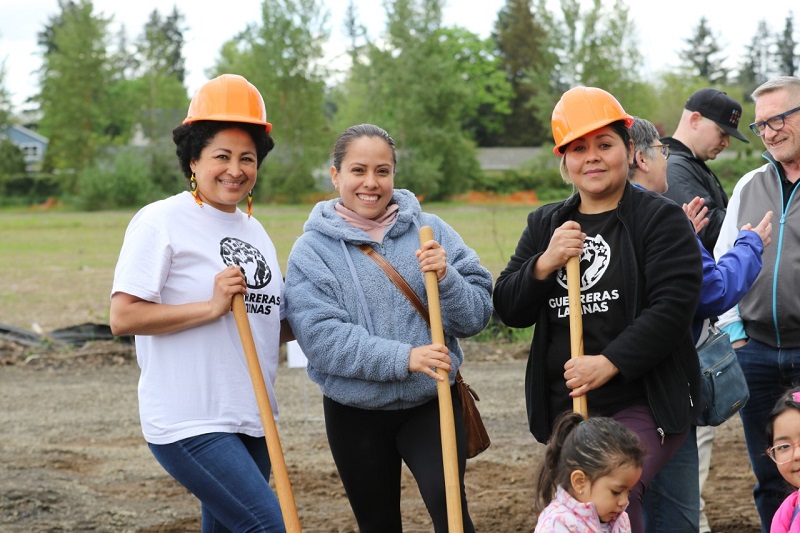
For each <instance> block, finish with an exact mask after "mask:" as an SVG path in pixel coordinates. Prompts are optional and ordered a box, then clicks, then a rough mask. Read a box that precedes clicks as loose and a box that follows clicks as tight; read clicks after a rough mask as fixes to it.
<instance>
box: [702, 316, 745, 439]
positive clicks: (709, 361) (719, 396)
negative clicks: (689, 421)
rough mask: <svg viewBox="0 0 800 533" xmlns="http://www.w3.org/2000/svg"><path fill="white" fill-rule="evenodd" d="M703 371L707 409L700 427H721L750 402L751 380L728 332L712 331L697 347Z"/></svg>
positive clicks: (712, 329)
mask: <svg viewBox="0 0 800 533" xmlns="http://www.w3.org/2000/svg"><path fill="white" fill-rule="evenodd" d="M697 356H698V357H699V358H700V370H701V371H702V379H701V390H702V391H703V395H704V396H705V400H706V408H705V409H704V410H703V412H702V413H700V415H699V416H698V417H697V420H696V421H695V424H696V425H698V426H719V425H720V424H722V423H723V422H725V421H726V420H728V419H729V418H730V417H732V416H733V415H735V414H736V413H737V412H738V411H739V409H741V408H742V407H744V404H745V403H747V400H748V399H750V391H749V390H748V389H747V381H746V380H745V377H744V372H742V367H741V366H739V360H738V359H737V358H736V351H735V350H734V349H733V346H732V345H731V341H730V337H729V336H728V334H727V333H724V332H722V331H719V330H718V329H716V328H715V327H713V326H712V327H711V328H709V335H708V338H707V339H706V340H705V341H704V342H703V344H702V345H700V346H699V347H698V348H697Z"/></svg>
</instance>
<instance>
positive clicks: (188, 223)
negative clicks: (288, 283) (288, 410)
mask: <svg viewBox="0 0 800 533" xmlns="http://www.w3.org/2000/svg"><path fill="white" fill-rule="evenodd" d="M271 129H272V127H271V125H270V123H269V122H267V111H266V106H265V105H264V101H263V99H262V98H261V94H260V93H259V92H258V90H257V89H256V88H255V87H254V86H253V85H252V84H251V83H249V82H248V81H247V80H246V79H245V78H243V77H241V76H238V75H233V74H223V75H222V76H219V77H218V78H215V79H213V80H211V81H209V82H207V83H206V84H205V85H203V86H202V87H201V88H200V89H199V90H198V91H197V93H196V94H195V96H194V98H193V99H192V102H191V104H190V106H189V111H188V114H187V117H186V120H184V122H183V124H181V125H180V126H178V127H177V128H175V130H173V140H174V142H175V145H176V147H177V148H176V153H177V155H178V160H179V162H180V165H181V169H182V171H183V173H184V175H185V176H186V177H187V178H188V179H189V181H190V186H191V193H189V192H188V191H186V192H183V193H180V194H177V195H175V196H172V197H170V198H167V199H164V200H161V201H158V202H155V203H153V204H150V205H148V206H145V207H144V208H143V209H141V210H140V211H139V212H138V213H137V214H136V215H135V216H134V218H133V220H132V221H131V222H130V224H129V225H128V229H127V231H126V232H125V239H124V241H123V244H122V250H121V251H120V255H119V259H118V262H117V267H116V270H115V273H114V283H113V287H112V296H111V313H110V323H111V328H112V331H113V332H114V333H115V334H116V335H121V334H133V335H135V336H136V356H137V360H138V361H139V364H140V366H141V368H142V373H141V377H140V380H139V388H138V391H139V412H140V418H141V425H142V431H143V433H144V437H145V440H146V441H147V443H148V445H149V447H150V450H151V451H152V453H153V455H154V456H155V458H156V460H157V461H158V462H159V463H160V464H161V466H163V467H164V469H165V470H167V472H169V473H170V474H171V475H172V476H173V477H174V478H175V479H176V480H177V481H179V482H180V483H181V484H183V485H184V486H185V487H186V488H187V489H188V490H189V491H191V492H192V493H193V494H194V495H195V496H197V498H198V499H199V500H200V501H201V509H202V516H203V531H215V530H219V529H223V528H224V529H226V530H231V531H237V530H244V529H258V530H269V531H283V528H284V525H283V518H282V513H281V508H280V506H279V503H278V500H277V498H276V496H275V494H274V493H273V492H272V489H271V488H270V485H269V478H270V470H271V464H270V456H269V455H268V452H267V448H266V446H264V441H263V437H264V428H263V425H262V420H261V413H260V411H259V408H258V407H257V405H256V402H254V401H253V394H252V391H251V385H252V384H251V377H250V374H249V373H248V367H249V365H250V361H249V360H248V362H247V363H245V354H244V351H243V346H242V341H241V340H240V338H239V334H238V324H237V322H236V321H235V319H234V316H233V315H232V314H231V312H230V310H231V302H232V298H233V297H234V296H238V295H247V297H248V300H249V302H250V303H251V305H249V306H246V308H245V309H246V312H247V315H249V316H248V317H247V318H246V320H248V321H249V322H250V323H251V330H252V338H253V344H254V348H255V351H256V353H257V357H258V360H259V364H258V366H260V369H261V370H262V374H263V375H262V376H260V377H261V378H263V383H265V384H269V387H268V388H269V400H265V402H266V401H268V402H269V403H268V404H267V405H270V406H271V411H272V412H274V413H277V402H276V399H275V397H274V393H273V387H274V382H275V375H276V373H277V366H278V346H279V340H280V334H281V329H282V321H281V318H282V315H283V312H282V311H283V309H284V306H283V305H282V299H283V276H282V275H281V271H280V266H279V264H278V259H277V255H276V253H275V247H274V245H273V243H272V240H271V239H270V237H269V235H267V233H266V231H264V228H263V226H261V224H260V223H259V222H258V221H257V220H255V219H254V218H251V202H250V201H248V209H247V214H246V215H245V214H244V213H242V212H241V211H240V210H239V209H238V208H237V205H238V204H239V202H241V201H242V200H244V198H245V197H247V196H248V195H249V193H250V191H251V190H252V188H253V185H254V184H255V182H256V179H257V171H258V167H259V166H260V165H261V162H262V161H263V159H264V158H265V157H266V156H267V154H268V153H269V152H270V150H272V148H273V146H274V142H273V140H272V138H271V137H270V131H271ZM255 302H258V304H255ZM287 331H288V330H287ZM248 345H249V343H248ZM253 366H256V365H253ZM266 396H267V394H266V393H265V394H264V397H266ZM259 407H260V406H259Z"/></svg>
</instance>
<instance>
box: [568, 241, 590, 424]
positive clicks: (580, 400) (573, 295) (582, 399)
mask: <svg viewBox="0 0 800 533" xmlns="http://www.w3.org/2000/svg"><path fill="white" fill-rule="evenodd" d="M580 261H581V260H580V256H577V255H575V256H572V257H570V258H569V259H568V260H567V295H568V296H569V344H570V350H571V354H572V355H571V356H570V357H571V358H572V359H575V358H576V357H583V317H582V316H581V313H582V311H581V262H580ZM572 410H573V411H574V412H576V413H580V414H581V415H583V418H589V406H588V404H587V403H586V395H585V394H582V395H580V396H576V397H575V398H573V399H572Z"/></svg>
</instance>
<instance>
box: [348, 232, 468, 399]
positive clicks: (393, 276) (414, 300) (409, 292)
mask: <svg viewBox="0 0 800 533" xmlns="http://www.w3.org/2000/svg"><path fill="white" fill-rule="evenodd" d="M358 249H359V250H361V251H362V252H364V255H366V256H367V257H369V258H370V259H372V260H373V261H375V262H376V263H377V264H378V266H379V267H381V269H382V270H383V271H384V272H385V273H386V275H387V276H389V279H390V280H392V283H394V284H395V285H396V286H397V288H398V289H400V292H402V293H403V294H404V295H405V297H406V298H408V301H410V302H411V305H413V306H414V309H416V310H417V312H418V313H419V314H420V315H421V316H422V318H423V319H424V320H425V323H426V324H428V327H429V328H430V327H431V317H430V315H429V314H428V308H427V307H425V304H424V303H422V300H420V299H419V296H417V293H416V292H414V289H412V288H411V285H409V284H408V282H407V281H406V278H404V277H403V275H402V274H400V272H398V271H397V269H395V268H394V267H393V266H392V264H391V263H390V262H389V261H387V260H386V259H384V258H383V256H382V255H381V254H379V253H378V252H376V251H375V248H373V247H372V246H370V245H369V244H359V245H358ZM456 383H458V384H459V385H462V386H463V387H465V388H466V389H467V392H469V393H470V394H471V395H472V397H473V398H475V399H476V400H478V401H480V398H479V397H478V394H477V393H476V392H475V391H474V390H473V389H472V387H470V386H469V385H468V384H467V382H466V381H464V378H463V377H461V369H458V370H456Z"/></svg>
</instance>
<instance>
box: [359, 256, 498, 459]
mask: <svg viewBox="0 0 800 533" xmlns="http://www.w3.org/2000/svg"><path fill="white" fill-rule="evenodd" d="M358 248H359V249H360V250H361V251H362V252H364V254H366V256H367V257H369V258H370V259H372V260H373V261H375V262H376V263H377V264H378V266H379V267H381V269H382V270H383V271H384V272H385V273H386V275H387V276H389V279H390V280H392V283H394V284H395V285H396V286H397V288H398V289H400V292H402V293H403V294H404V295H405V297H406V298H408V300H409V301H410V302H411V305H413V306H414V309H416V310H417V312H418V313H419V314H420V315H421V316H422V318H423V319H424V320H425V323H426V324H428V327H430V325H431V320H430V316H429V315H428V309H427V308H426V307H425V304H424V303H422V300H420V298H419V296H417V293H416V292H414V289H412V288H411V286H410V285H409V284H408V282H407V281H406V280H405V278H404V277H403V276H402V275H401V274H400V273H399V272H398V271H397V270H395V268H394V267H393V266H392V265H391V264H390V263H389V262H388V261H386V259H384V258H383V256H381V255H380V254H379V253H378V252H376V251H375V249H374V248H372V246H370V245H368V244H361V245H359V246H358ZM456 390H458V395H459V397H460V398H461V412H462V415H463V417H464V430H465V432H466V435H467V458H470V459H471V458H472V457H475V456H476V455H478V454H479V453H481V452H482V451H484V450H486V448H488V447H489V445H490V444H491V443H492V441H491V440H490V439H489V433H488V432H487V431H486V426H484V425H483V420H482V419H481V414H480V413H479V412H478V406H477V405H476V404H475V402H476V401H478V402H479V401H480V400H481V399H480V398H479V397H478V394H477V393H476V392H475V390H474V389H473V388H472V387H470V386H469V385H468V384H467V382H466V381H464V378H463V377H462V376H461V371H460V370H459V371H458V372H456Z"/></svg>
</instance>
